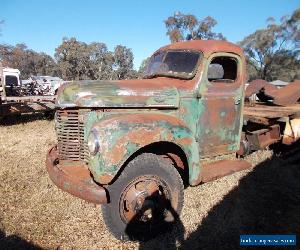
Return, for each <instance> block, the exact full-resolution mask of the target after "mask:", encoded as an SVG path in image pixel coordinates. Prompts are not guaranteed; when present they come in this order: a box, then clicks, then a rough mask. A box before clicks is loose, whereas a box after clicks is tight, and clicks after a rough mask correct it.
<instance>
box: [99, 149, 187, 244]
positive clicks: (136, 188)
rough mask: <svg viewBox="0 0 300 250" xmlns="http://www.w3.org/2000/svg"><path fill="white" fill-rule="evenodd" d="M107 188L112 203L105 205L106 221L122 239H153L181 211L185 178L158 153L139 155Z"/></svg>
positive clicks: (104, 214)
mask: <svg viewBox="0 0 300 250" xmlns="http://www.w3.org/2000/svg"><path fill="white" fill-rule="evenodd" d="M107 189H108V192H109V196H110V203H108V204H105V205H102V214H103V218H104V222H105V224H106V226H107V228H108V229H109V231H110V232H111V233H112V234H113V235H114V236H115V237H116V238H118V239H121V240H129V239H130V240H147V239H150V238H153V237H155V236H156V235H157V234H158V233H162V232H163V231H165V230H166V229H168V228H169V227H170V226H172V225H173V223H174V222H175V221H176V219H177V218H178V217H179V214H180V212H181V210H182V206H183V189H184V186H183V182H182V179H181V177H180V175H179V173H178V171H177V170H176V168H175V167H174V166H173V165H172V164H171V163H170V162H168V161H166V160H165V159H163V158H162V157H160V156H157V155H155V154H150V153H144V154H141V155H139V156H137V157H136V158H135V159H133V160H132V161H131V162H129V164H128V165H127V166H126V167H125V169H124V170H123V171H122V173H121V174H120V176H119V177H118V178H117V180H116V181H115V182H114V183H113V184H111V185H109V186H108V187H107Z"/></svg>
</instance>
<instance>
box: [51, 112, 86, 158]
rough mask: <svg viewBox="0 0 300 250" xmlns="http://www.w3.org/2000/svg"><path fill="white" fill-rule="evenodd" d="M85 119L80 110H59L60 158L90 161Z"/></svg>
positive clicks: (57, 115) (57, 127) (57, 128)
mask: <svg viewBox="0 0 300 250" xmlns="http://www.w3.org/2000/svg"><path fill="white" fill-rule="evenodd" d="M83 120H84V119H80V115H79V111H78V110H57V111H56V131H57V140H58V151H59V155H58V157H59V160H71V161H85V162H88V159H89V154H88V150H87V145H86V143H85V142H84V122H83Z"/></svg>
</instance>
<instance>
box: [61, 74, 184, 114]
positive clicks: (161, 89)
mask: <svg viewBox="0 0 300 250" xmlns="http://www.w3.org/2000/svg"><path fill="white" fill-rule="evenodd" d="M56 105H57V106H58V107H59V108H70V107H89V108H177V107H178V106H179V93H178V90H177V88H175V87H172V86H166V85H164V83H162V82H160V83H159V82H158V81H157V79H142V80H123V81H78V82H69V83H67V84H64V85H63V86H61V87H60V89H59V93H58V98H57V102H56Z"/></svg>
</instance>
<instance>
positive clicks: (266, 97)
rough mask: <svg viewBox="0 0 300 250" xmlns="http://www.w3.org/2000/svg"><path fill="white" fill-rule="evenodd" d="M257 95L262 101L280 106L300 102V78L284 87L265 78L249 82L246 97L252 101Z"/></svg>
mask: <svg viewBox="0 0 300 250" xmlns="http://www.w3.org/2000/svg"><path fill="white" fill-rule="evenodd" d="M256 97H257V98H258V99H259V101H261V102H266V103H273V104H275V105H279V106H287V105H291V104H296V103H298V102H300V80H296V81H294V82H292V83H290V84H288V85H287V86H285V87H283V88H277V87H276V86H275V85H273V84H271V83H268V82H267V81H265V80H261V79H258V80H254V81H252V82H250V83H249V86H248V87H247V89H246V93H245V98H246V99H248V100H249V101H250V102H251V101H255V98H256ZM253 99H254V100H253Z"/></svg>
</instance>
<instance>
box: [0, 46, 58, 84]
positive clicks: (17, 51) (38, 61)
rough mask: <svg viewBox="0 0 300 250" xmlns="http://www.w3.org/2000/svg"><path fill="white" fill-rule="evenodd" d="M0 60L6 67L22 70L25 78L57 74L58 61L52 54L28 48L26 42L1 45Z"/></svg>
mask: <svg viewBox="0 0 300 250" xmlns="http://www.w3.org/2000/svg"><path fill="white" fill-rule="evenodd" d="M0 60H1V61H2V64H3V65H4V66H6V67H11V68H17V69H19V70H21V72H22V77H23V78H28V77H29V76H30V75H55V74H57V67H56V63H55V61H54V59H53V58H52V57H51V56H49V55H47V54H45V53H38V52H35V51H33V50H31V49H28V48H27V46H26V45H25V44H17V45H16V46H11V45H5V44H2V45H0Z"/></svg>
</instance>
